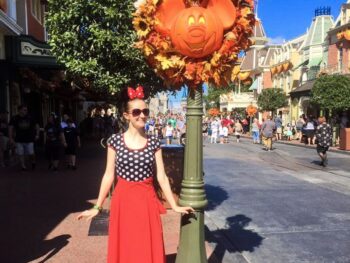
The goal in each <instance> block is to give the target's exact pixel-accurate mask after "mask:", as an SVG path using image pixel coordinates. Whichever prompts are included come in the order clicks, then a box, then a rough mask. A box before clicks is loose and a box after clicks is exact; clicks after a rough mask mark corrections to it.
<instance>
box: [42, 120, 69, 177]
mask: <svg viewBox="0 0 350 263" xmlns="http://www.w3.org/2000/svg"><path fill="white" fill-rule="evenodd" d="M44 144H45V150H46V156H47V159H48V161H49V170H50V169H52V170H53V171H57V170H58V163H59V160H60V157H61V153H62V145H63V146H64V147H67V143H66V140H65V137H64V134H63V130H62V128H61V125H60V123H58V121H57V117H56V115H55V114H51V115H50V116H49V118H48V120H47V124H46V126H45V129H44Z"/></svg>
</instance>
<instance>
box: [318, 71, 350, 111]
mask: <svg viewBox="0 0 350 263" xmlns="http://www.w3.org/2000/svg"><path fill="white" fill-rule="evenodd" d="M311 102H312V103H315V104H317V105H319V106H320V107H321V108H322V109H329V110H331V111H333V110H347V109H349V108H350V79H349V78H348V77H345V76H342V75H330V76H327V75H326V76H322V77H320V78H318V79H317V80H316V82H315V84H314V86H313V88H312V91H311Z"/></svg>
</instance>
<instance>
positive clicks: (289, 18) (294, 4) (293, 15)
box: [170, 0, 346, 107]
mask: <svg viewBox="0 0 350 263" xmlns="http://www.w3.org/2000/svg"><path fill="white" fill-rule="evenodd" d="M345 2H346V0H278V1H277V0H259V1H258V8H257V12H258V17H259V18H260V19H261V21H262V23H263V26H264V29H265V32H266V35H267V37H268V38H270V39H271V42H272V43H275V44H280V43H283V40H290V39H293V38H295V37H298V36H301V35H303V34H304V33H305V32H306V30H307V28H309V27H310V25H311V22H312V19H313V17H314V14H315V9H316V8H318V7H330V8H331V12H332V16H333V18H334V20H336V19H337V17H338V15H339V12H340V7H341V5H342V4H343V3H345ZM181 97H182V91H181V92H179V93H178V95H177V96H176V97H174V96H171V97H170V101H171V104H172V105H173V106H174V107H176V105H178V104H179V103H180V101H181Z"/></svg>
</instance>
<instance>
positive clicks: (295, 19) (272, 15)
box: [257, 0, 346, 43]
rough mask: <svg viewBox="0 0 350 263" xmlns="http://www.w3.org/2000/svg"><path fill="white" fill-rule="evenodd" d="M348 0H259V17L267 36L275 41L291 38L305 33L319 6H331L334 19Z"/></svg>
mask: <svg viewBox="0 0 350 263" xmlns="http://www.w3.org/2000/svg"><path fill="white" fill-rule="evenodd" d="M345 2H346V0H279V1H276V0H259V1H258V10H257V11H258V17H259V18H260V19H261V21H262V23H263V26H264V28H265V31H266V35H267V37H269V38H271V40H272V41H273V42H277V43H278V42H279V43H281V41H282V40H283V39H285V40H290V39H293V38H295V37H298V36H300V35H302V34H304V33H305V32H306V30H307V28H308V27H310V25H311V22H312V18H313V17H314V13H315V12H314V11H315V9H316V8H318V7H324V6H327V7H328V6H329V7H331V12H332V16H333V17H334V20H335V19H337V17H338V15H339V12H340V7H341V5H342V4H343V3H345Z"/></svg>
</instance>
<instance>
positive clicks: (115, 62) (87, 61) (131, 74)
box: [47, 0, 163, 93]
mask: <svg viewBox="0 0 350 263" xmlns="http://www.w3.org/2000/svg"><path fill="white" fill-rule="evenodd" d="M133 3H134V0H124V1H121V0H94V1H91V0H60V1H57V0H48V15H47V27H48V30H49V35H50V40H49V44H50V46H51V50H52V52H53V54H54V55H55V56H56V58H57V60H58V62H59V63H62V64H64V65H65V66H66V68H67V71H68V73H70V74H71V75H72V76H73V77H77V78H83V79H86V80H88V83H89V84H90V85H91V86H92V87H93V88H94V89H96V90H100V91H104V92H106V91H108V92H109V93H117V92H119V91H120V90H121V89H122V88H125V87H126V86H127V85H136V84H138V83H139V84H142V85H144V86H146V87H149V88H150V90H151V92H152V93H154V92H156V91H158V89H159V87H163V85H162V84H161V80H160V79H159V78H158V77H157V76H156V75H155V73H154V72H153V70H152V69H150V68H149V67H148V66H147V64H146V63H145V61H144V58H143V55H142V54H141V52H140V51H139V50H137V49H136V48H134V47H133V45H134V42H135V40H136V39H137V38H136V33H135V31H134V29H133V25H132V13H133V12H134V10H135V8H134V6H133Z"/></svg>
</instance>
